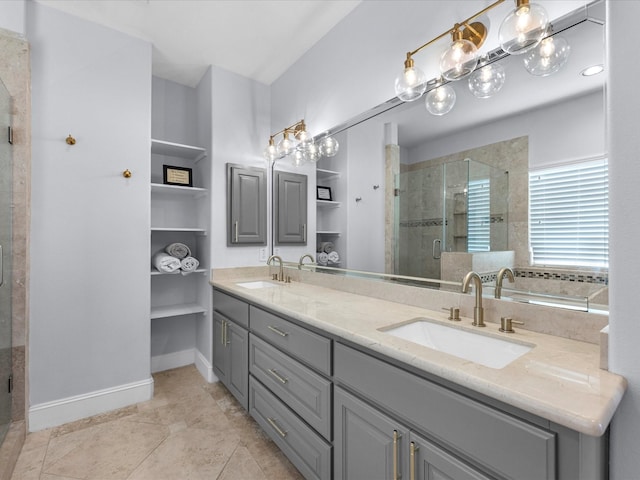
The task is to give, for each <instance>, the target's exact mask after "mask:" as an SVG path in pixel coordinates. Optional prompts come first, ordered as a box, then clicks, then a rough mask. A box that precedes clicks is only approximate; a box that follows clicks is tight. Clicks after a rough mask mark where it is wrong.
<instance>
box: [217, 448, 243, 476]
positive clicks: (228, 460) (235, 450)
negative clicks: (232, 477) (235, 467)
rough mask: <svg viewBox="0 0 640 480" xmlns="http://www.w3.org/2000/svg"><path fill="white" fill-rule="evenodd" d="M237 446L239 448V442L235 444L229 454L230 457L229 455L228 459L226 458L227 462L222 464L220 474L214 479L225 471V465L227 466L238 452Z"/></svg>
mask: <svg viewBox="0 0 640 480" xmlns="http://www.w3.org/2000/svg"><path fill="white" fill-rule="evenodd" d="M239 446H240V441H238V442H236V448H234V449H233V452H231V455H229V458H227V461H226V462H224V467H222V470H220V473H219V474H218V476H217V477H216V480H218V479H219V478H220V477H221V476H222V475H223V474H224V471H225V470H226V469H227V465H229V462H230V461H231V459H232V458H233V456H234V455H235V454H236V452H237V451H238V447H239Z"/></svg>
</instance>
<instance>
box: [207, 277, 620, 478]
mask: <svg viewBox="0 0 640 480" xmlns="http://www.w3.org/2000/svg"><path fill="white" fill-rule="evenodd" d="M266 278H268V277H267V276H263V277H261V278H260V279H258V278H256V277H253V278H244V279H241V278H229V277H224V276H220V277H216V276H215V274H214V278H213V280H212V282H211V283H212V286H213V289H214V290H213V308H214V324H215V325H216V328H215V329H214V372H215V373H216V375H218V376H219V378H220V380H221V381H222V382H223V383H224V384H225V385H226V386H227V387H228V388H229V390H230V391H231V392H232V393H233V394H234V395H235V396H236V398H238V400H239V401H240V403H241V404H242V405H243V406H244V407H245V408H247V409H248V410H249V412H250V414H251V415H252V416H253V417H254V418H255V420H256V421H257V422H258V423H259V424H260V425H261V427H262V428H263V429H264V431H265V432H266V433H267V434H268V435H269V436H270V437H271V438H272V439H273V441H274V442H275V443H276V444H277V445H278V446H279V447H280V448H281V449H282V451H283V452H284V453H285V454H286V455H287V457H288V458H289V459H290V460H291V461H292V463H293V464H294V465H295V466H296V467H297V468H298V469H299V470H300V472H301V473H302V474H303V475H304V476H305V477H306V478H317V479H329V478H334V479H336V480H337V479H345V480H346V479H354V478H371V479H398V478H404V479H416V478H421V479H425V478H434V476H435V478H451V479H487V478H513V479H518V480H520V479H556V478H557V479H575V478H580V479H600V478H606V477H607V475H608V466H607V462H608V458H607V449H608V446H607V437H608V434H607V428H608V425H609V422H610V420H611V418H612V416H613V413H614V412H615V409H616V407H617V405H618V403H619V402H620V399H621V398H622V395H623V393H624V390H625V388H626V382H625V380H624V378H622V377H620V376H618V375H615V374H612V373H609V372H607V371H604V370H600V369H599V368H598V361H599V349H598V346H597V345H593V344H588V343H584V342H578V341H574V340H569V339H565V338H560V337H554V336H549V335H544V334H539V333H536V332H530V331H526V330H520V329H519V330H518V331H517V332H516V333H515V334H505V333H499V332H498V329H497V324H495V323H488V324H487V328H486V329H480V330H483V331H482V332H477V331H478V329H477V328H475V331H474V327H472V326H471V319H469V318H463V319H462V321H461V322H459V324H457V325H455V326H452V325H451V323H452V322H449V321H448V320H447V315H446V314H445V313H443V312H441V311H439V308H440V305H437V306H434V309H433V310H427V309H424V308H418V307H414V306H410V305H405V304H401V303H393V302H389V301H385V300H380V299H377V298H372V297H366V296H362V295H357V294H353V293H345V292H342V291H339V290H333V289H330V288H324V287H319V286H317V285H310V284H306V283H302V282H296V281H294V282H292V283H284V282H271V281H266V280H265V279H266ZM416 318H428V319H429V321H430V322H432V323H434V324H441V325H445V326H451V328H454V329H457V331H459V332H460V333H464V332H471V333H474V334H477V335H481V336H488V337H494V338H497V339H504V340H505V341H506V340H508V341H509V342H514V344H523V345H528V346H530V347H531V348H530V350H529V351H527V352H526V353H524V354H522V355H521V356H519V357H518V358H515V359H513V360H509V361H508V363H507V364H506V366H504V367H502V368H492V367H488V366H484V365H481V364H479V363H476V362H472V361H469V360H465V359H463V358H460V357H458V356H456V355H451V354H447V353H443V352H441V351H438V350H435V349H434V348H428V347H425V346H423V345H419V344H417V343H415V342H414V341H410V340H406V339H403V338H400V337H398V336H394V335H392V334H391V333H390V332H389V328H391V327H393V326H394V325H397V324H401V325H402V324H403V323H407V322H409V321H411V320H413V319H416ZM225 325H226V326H225ZM238 332H239V333H238ZM234 343H235V344H236V345H234ZM229 349H231V350H229ZM233 349H236V350H237V353H236V354H233V353H232V354H228V353H226V352H228V351H233ZM220 352H222V353H220Z"/></svg>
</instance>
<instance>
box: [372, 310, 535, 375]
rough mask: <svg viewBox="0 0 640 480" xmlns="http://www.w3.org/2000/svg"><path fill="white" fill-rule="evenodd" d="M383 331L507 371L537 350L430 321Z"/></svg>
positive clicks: (412, 321) (525, 345)
mask: <svg viewBox="0 0 640 480" xmlns="http://www.w3.org/2000/svg"><path fill="white" fill-rule="evenodd" d="M380 331H383V332H385V333H388V334H389V335H393V336H394V337H398V338H402V339H404V340H409V341H410V342H413V343H417V344H420V345H423V346H425V347H429V348H432V349H434V350H438V351H440V352H444V353H448V354H449V355H454V356H456V357H459V358H462V359H464V360H470V361H472V362H475V363H479V364H481V365H484V366H485V367H490V368H496V369H500V368H503V367H506V366H507V365H509V364H510V363H511V362H513V361H514V360H515V359H517V358H519V357H521V356H522V355H524V354H525V353H527V352H529V351H530V350H531V349H532V348H533V347H534V345H531V344H527V343H521V342H516V341H510V340H505V339H502V338H497V337H492V336H489V335H486V334H483V333H481V332H478V333H474V332H470V331H468V330H463V329H462V328H458V327H456V326H449V325H443V324H442V323H437V322H435V321H432V320H430V319H427V318H416V319H414V320H410V321H409V322H404V323H402V324H401V325H397V326H391V327H385V328H381V329H380Z"/></svg>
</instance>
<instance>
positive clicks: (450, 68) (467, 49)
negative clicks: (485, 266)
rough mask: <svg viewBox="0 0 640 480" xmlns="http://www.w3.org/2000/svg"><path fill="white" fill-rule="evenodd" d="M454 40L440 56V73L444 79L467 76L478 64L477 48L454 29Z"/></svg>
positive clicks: (453, 79)
mask: <svg viewBox="0 0 640 480" xmlns="http://www.w3.org/2000/svg"><path fill="white" fill-rule="evenodd" d="M453 35H454V41H453V43H452V44H451V45H450V46H449V48H447V49H446V50H445V51H444V53H443V54H442V56H441V57H440V73H442V76H443V77H444V78H445V79H446V80H451V81H456V80H462V79H463V78H466V77H468V76H469V75H471V73H472V72H473V71H474V69H475V68H476V66H477V65H478V49H477V48H476V46H475V45H474V44H473V42H471V41H469V40H465V39H463V38H462V32H460V31H459V30H456V31H455V32H454V33H453Z"/></svg>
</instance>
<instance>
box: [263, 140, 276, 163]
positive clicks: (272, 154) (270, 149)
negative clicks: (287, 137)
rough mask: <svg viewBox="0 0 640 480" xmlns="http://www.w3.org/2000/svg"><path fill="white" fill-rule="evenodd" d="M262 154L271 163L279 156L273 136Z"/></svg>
mask: <svg viewBox="0 0 640 480" xmlns="http://www.w3.org/2000/svg"><path fill="white" fill-rule="evenodd" d="M262 154H263V155H264V158H265V160H266V161H267V162H269V163H272V162H274V161H275V160H276V158H277V157H278V149H277V148H276V146H275V144H274V143H273V137H271V138H270V139H269V145H267V147H266V148H265V149H264V152H263V153H262Z"/></svg>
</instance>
